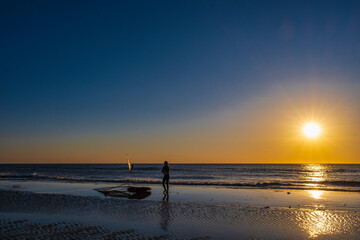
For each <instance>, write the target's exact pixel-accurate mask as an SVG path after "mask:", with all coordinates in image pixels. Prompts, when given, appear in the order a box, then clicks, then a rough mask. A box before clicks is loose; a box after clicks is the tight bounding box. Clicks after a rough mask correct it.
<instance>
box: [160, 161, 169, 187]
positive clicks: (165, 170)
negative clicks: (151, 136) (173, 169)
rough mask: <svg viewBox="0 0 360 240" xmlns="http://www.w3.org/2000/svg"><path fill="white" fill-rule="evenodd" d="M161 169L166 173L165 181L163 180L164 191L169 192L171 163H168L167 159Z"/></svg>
mask: <svg viewBox="0 0 360 240" xmlns="http://www.w3.org/2000/svg"><path fill="white" fill-rule="evenodd" d="M161 171H162V172H163V174H164V177H163V181H162V185H163V187H164V193H168V192H169V179H170V174H169V172H170V168H169V165H168V162H167V161H165V162H164V166H163V168H162V170H161ZM165 184H166V185H165Z"/></svg>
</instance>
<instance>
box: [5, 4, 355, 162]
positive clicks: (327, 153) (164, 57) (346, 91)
mask: <svg viewBox="0 0 360 240" xmlns="http://www.w3.org/2000/svg"><path fill="white" fill-rule="evenodd" d="M0 29H1V38H0V46H1V51H0V116H1V117H0V163H124V162H125V161H126V160H125V156H126V153H128V154H129V156H130V158H131V159H132V161H133V162H135V163H160V162H162V161H165V160H167V161H169V162H170V163H360V150H359V148H358V146H360V128H359V126H358V125H359V123H360V107H359V104H358V103H359V102H360V68H359V66H360V2H359V1H331V0H328V1H320V0H317V1H313V0H312V1H294V0H291V1H268V0H264V1H257V0H251V1H226V0H225V1H193V0H191V1H190V0H189V1H57V0H55V1H10V0H3V1H1V2H0ZM309 121H314V122H317V123H318V124H319V125H320V126H321V128H322V134H321V136H320V137H319V138H318V139H313V140H309V139H306V138H305V137H304V136H303V134H302V133H301V128H302V126H303V125H304V124H305V123H306V122H309Z"/></svg>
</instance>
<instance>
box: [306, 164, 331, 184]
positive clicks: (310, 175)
mask: <svg viewBox="0 0 360 240" xmlns="http://www.w3.org/2000/svg"><path fill="white" fill-rule="evenodd" d="M304 170H305V171H306V176H305V180H306V181H307V182H309V183H307V184H306V185H308V186H309V187H313V188H316V187H318V186H319V184H321V182H322V181H325V179H326V170H327V167H326V166H324V165H320V164H308V165H305V166H304Z"/></svg>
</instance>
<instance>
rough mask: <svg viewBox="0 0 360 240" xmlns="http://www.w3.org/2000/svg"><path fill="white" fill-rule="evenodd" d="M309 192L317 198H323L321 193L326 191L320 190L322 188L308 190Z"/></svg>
mask: <svg viewBox="0 0 360 240" xmlns="http://www.w3.org/2000/svg"><path fill="white" fill-rule="evenodd" d="M308 192H309V193H310V194H311V196H312V197H313V198H315V199H321V198H322V197H321V195H322V194H323V193H324V191H320V190H308Z"/></svg>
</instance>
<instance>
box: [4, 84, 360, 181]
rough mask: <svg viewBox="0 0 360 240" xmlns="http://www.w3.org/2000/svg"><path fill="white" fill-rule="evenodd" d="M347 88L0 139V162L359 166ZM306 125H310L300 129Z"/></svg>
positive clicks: (358, 115)
mask: <svg viewBox="0 0 360 240" xmlns="http://www.w3.org/2000/svg"><path fill="white" fill-rule="evenodd" d="M311 89H316V88H311ZM352 89H354V90H355V89H356V88H351V89H350V90H352ZM350 90H349V89H346V91H345V90H344V91H342V92H341V91H340V92H336V91H339V90H338V89H335V90H334V89H330V90H328V91H325V90H324V88H323V87H322V88H321V91H325V93H326V94H325V93H324V92H321V93H316V94H314V96H316V98H315V97H314V98H311V96H310V97H309V96H307V95H306V94H307V93H308V92H310V91H307V90H306V89H304V88H300V87H299V86H292V87H288V88H287V89H285V90H284V89H281V91H283V92H285V93H286V94H282V92H280V93H279V92H278V91H276V90H271V91H270V93H264V94H263V95H261V96H256V97H254V98H252V99H248V101H247V102H246V103H240V104H238V105H235V104H234V105H232V106H230V107H229V108H227V109H223V110H221V111H220V110H219V111H217V112H214V113H211V114H208V115H204V116H199V117H198V118H195V119H188V120H186V121H178V122H169V123H167V124H163V125H161V126H158V125H155V126H151V125H149V126H145V127H143V126H136V127H135V128H133V129H131V128H125V127H123V126H118V128H115V127H112V126H111V128H110V127H109V129H106V128H105V129H100V128H96V127H94V128H93V129H90V130H87V131H83V132H79V131H76V130H77V129H70V130H69V131H68V132H65V131H64V132H61V133H58V134H53V135H51V133H47V134H43V135H41V134H40V133H39V134H37V133H34V134H33V135H29V136H24V137H19V136H16V135H14V136H6V137H3V138H0V163H124V164H125V163H127V161H126V158H125V153H126V152H128V153H129V155H130V156H131V159H132V161H133V162H134V163H135V164H137V163H161V162H163V161H169V163H232V164H236V163H252V164H267V163H268V164H285V163H290V164H296V163H303V164H315V163H324V164H325V163H339V164H340V163H350V164H351V163H353V164H359V163H360V161H359V159H360V151H359V150H358V146H359V144H360V139H359V136H360V132H359V130H360V128H358V120H359V119H360V111H359V108H357V105H356V104H355V102H354V101H352V99H347V96H348V95H349V96H350V95H351V94H349V91H350ZM314 91H315V90H314ZM319 92H320V90H319ZM284 95H286V96H284ZM353 95H354V94H353ZM309 123H314V124H315V123H316V124H317V125H310V127H309V129H306V131H305V130H304V128H305V126H306V124H309ZM317 126H318V127H317ZM308 135H309V136H308ZM316 136H317V137H316ZM317 172H320V173H321V172H322V171H317ZM320 173H319V174H320ZM312 177H314V180H315V179H316V177H317V176H316V175H315V173H314V176H312Z"/></svg>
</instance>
